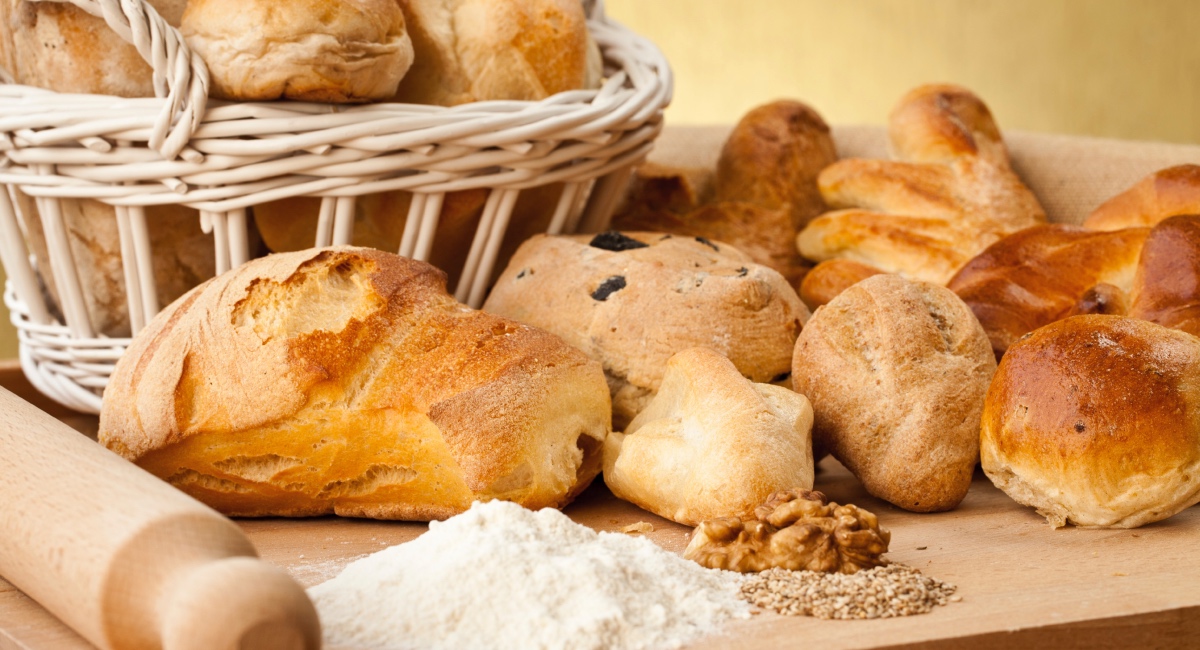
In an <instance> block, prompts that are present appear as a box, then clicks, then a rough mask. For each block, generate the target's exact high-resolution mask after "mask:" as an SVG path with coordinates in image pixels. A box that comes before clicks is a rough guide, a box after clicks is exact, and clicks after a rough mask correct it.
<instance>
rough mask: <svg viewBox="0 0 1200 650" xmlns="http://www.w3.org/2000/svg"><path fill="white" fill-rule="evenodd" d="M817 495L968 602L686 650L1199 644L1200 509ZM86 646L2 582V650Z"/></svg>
mask: <svg viewBox="0 0 1200 650" xmlns="http://www.w3.org/2000/svg"><path fill="white" fill-rule="evenodd" d="M0 385H2V386H4V387H6V388H9V389H10V390H13V391H14V392H17V393H18V394H21V395H22V396H25V397H26V398H28V399H30V400H31V401H33V402H34V403H35V404H37V405H39V406H40V407H42V408H44V409H46V410H47V411H49V412H51V413H52V414H53V415H55V416H57V417H60V419H63V420H64V421H67V422H68V423H69V424H72V425H73V426H75V427H76V428H78V429H81V430H83V431H85V432H94V431H95V419H94V418H89V417H84V416H78V415H75V414H71V413H70V412H68V411H65V410H63V409H61V408H57V407H55V406H53V405H52V404H50V403H49V402H48V401H47V400H46V399H45V398H42V397H40V396H38V395H37V394H36V393H33V392H32V391H30V390H29V388H28V385H27V384H26V383H25V381H24V378H23V377H22V376H21V375H20V371H19V370H18V369H17V368H16V367H15V365H13V364H11V363H8V362H0ZM821 469H822V471H821V472H820V473H819V474H818V476H817V485H816V487H817V489H819V490H822V491H824V492H825V493H826V494H828V495H829V496H830V498H831V499H833V500H835V501H838V502H842V503H845V502H851V503H856V504H858V505H860V506H863V507H865V508H867V509H869V510H871V511H873V512H875V513H877V514H878V515H879V519H880V522H881V523H882V524H883V525H884V526H885V527H887V528H890V529H891V531H892V544H891V550H890V552H889V553H888V557H890V558H891V559H892V560H894V561H897V562H903V563H906V564H910V565H913V566H916V567H918V568H919V569H921V570H922V571H924V572H925V573H926V574H928V575H931V576H934V577H936V578H939V579H942V580H946V581H948V582H951V583H953V584H956V585H958V595H960V596H961V597H962V601H961V602H956V603H951V604H950V605H948V606H946V607H941V608H937V609H936V610H935V611H934V612H932V613H930V614H927V615H923V616H913V617H908V618H898V619H889V620H876V621H823V620H816V619H809V618H788V617H781V616H776V615H773V614H770V615H768V614H762V615H759V616H757V617H755V618H753V619H751V620H749V621H739V622H737V623H734V624H733V625H731V626H730V627H729V628H728V629H727V630H726V633H725V635H723V636H716V637H711V638H708V639H704V640H702V641H700V642H699V643H697V644H694V645H693V646H691V647H692V648H694V649H696V650H699V649H710V648H730V647H732V648H790V647H798V646H801V645H803V646H811V647H817V648H820V649H821V650H833V649H836V648H917V647H919V648H952V647H963V646H970V647H971V648H972V650H988V649H990V648H1011V647H1021V648H1023V649H1024V650H1037V649H1042V648H1046V649H1050V648H1055V649H1058V648H1197V647H1200V552H1197V551H1196V548H1197V546H1198V545H1200V507H1194V508H1191V509H1189V510H1187V511H1185V512H1183V513H1181V514H1179V515H1176V516H1175V517H1172V518H1171V519H1168V520H1166V521H1164V522H1159V523H1157V524H1153V525H1150V526H1145V527H1143V528H1139V529H1135V530H1080V529H1075V528H1065V529H1060V530H1052V529H1051V528H1050V527H1049V526H1048V525H1047V524H1046V522H1045V520H1044V519H1042V518H1041V517H1039V516H1037V515H1036V514H1034V513H1033V511H1032V510H1029V509H1027V508H1023V507H1021V506H1019V505H1017V504H1016V503H1014V502H1013V501H1011V500H1010V499H1009V498H1008V497H1007V496H1005V495H1004V494H1003V493H1001V492H1000V491H999V490H997V489H995V488H994V487H993V486H992V485H991V483H990V482H989V481H988V480H987V478H986V477H984V476H983V475H982V474H977V475H976V477H975V482H974V484H973V485H972V486H971V492H970V494H968V496H967V498H966V500H965V501H964V502H963V504H962V505H961V506H960V507H959V508H957V509H956V510H954V511H953V512H948V513H940V514H932V515H930V514H925V515H919V514H913V513H907V512H904V511H901V510H898V509H896V508H893V507H891V506H888V505H887V504H885V503H883V502H881V501H878V500H876V499H873V498H871V497H870V496H869V495H867V494H866V493H865V492H864V491H863V489H862V487H861V485H859V483H858V481H857V480H855V479H854V477H853V476H851V475H850V474H849V473H848V472H847V471H846V470H845V469H844V468H842V467H841V466H840V465H838V464H837V463H836V462H833V461H831V460H827V461H826V462H824V463H823V464H822V467H821ZM566 512H567V514H568V515H570V516H571V518H572V519H574V520H575V521H578V522H580V523H583V524H586V525H588V526H591V527H592V528H594V529H596V530H607V531H620V530H621V529H622V528H624V527H625V526H628V525H629V524H633V523H637V522H639V521H646V522H650V523H651V524H652V525H653V526H654V531H653V532H651V533H649V534H648V535H647V537H649V538H650V539H651V540H653V541H654V542H656V543H658V544H659V545H661V546H662V547H664V548H666V549H668V550H671V551H674V552H680V551H682V550H683V547H684V546H685V545H686V543H687V539H688V535H689V534H690V529H689V528H687V527H685V526H680V525H678V524H674V523H672V522H669V521H666V520H664V519H661V518H659V517H656V516H654V515H652V514H650V513H647V512H645V511H642V510H640V509H638V508H637V507H635V506H633V505H630V504H628V503H625V502H622V501H619V500H617V499H615V498H614V497H613V496H612V495H611V494H610V493H609V492H608V491H607V489H605V488H604V486H603V485H596V486H593V487H592V488H591V489H589V490H588V491H587V492H585V493H584V494H583V495H582V497H581V498H580V499H579V500H577V501H576V502H575V503H574V504H572V505H571V506H570V507H569V508H567V510H566ZM239 524H240V525H241V526H242V527H243V529H244V530H245V531H246V533H247V534H248V535H249V536H250V538H251V540H252V541H253V542H254V544H255V545H256V546H257V547H258V550H259V553H260V554H261V555H262V557H263V558H264V559H266V560H268V561H270V562H273V563H276V564H278V565H280V566H282V567H284V568H286V569H287V570H288V571H290V572H291V573H292V574H293V575H294V576H295V577H296V578H297V579H298V580H299V581H300V583H301V584H303V585H305V586H311V585H315V584H318V583H320V582H322V581H324V580H326V579H328V578H331V577H333V576H334V575H336V574H337V573H338V571H340V570H341V568H342V567H344V566H345V565H346V564H348V563H349V562H351V561H353V560H354V559H357V558H359V557H362V556H364V555H366V554H369V553H372V552H375V551H378V550H381V549H383V548H386V547H387V546H390V545H392V544H398V543H402V542H405V541H408V540H411V539H413V538H414V537H416V536H417V535H420V534H421V533H422V532H424V530H425V528H426V527H425V526H424V525H423V524H412V523H397V522H376V521H361V520H351V519H339V518H335V517H326V518H319V519H306V520H285V519H263V520H242V521H240V522H239ZM76 648H80V649H83V648H90V646H89V645H88V644H87V642H85V641H83V640H82V639H81V638H79V637H78V636H77V635H75V634H74V633H73V632H71V631H70V630H69V629H67V628H66V627H65V626H63V625H62V624H61V623H59V622H58V621H57V619H55V618H54V617H52V616H51V615H50V614H48V613H46V612H45V610H42V609H41V608H40V607H39V606H38V605H37V604H36V603H34V602H33V601H31V600H30V599H29V598H27V597H26V596H25V595H24V594H22V593H21V592H20V591H17V590H16V589H14V588H13V587H12V586H11V585H9V584H8V583H6V582H4V581H2V580H0V650H9V649H21V650H35V649H36V650H43V649H45V650H59V649H76Z"/></svg>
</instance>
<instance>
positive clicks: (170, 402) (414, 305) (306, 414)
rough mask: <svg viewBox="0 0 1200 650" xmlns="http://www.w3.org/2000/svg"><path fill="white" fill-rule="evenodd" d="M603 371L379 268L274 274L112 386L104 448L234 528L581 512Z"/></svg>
mask: <svg viewBox="0 0 1200 650" xmlns="http://www.w3.org/2000/svg"><path fill="white" fill-rule="evenodd" d="M609 412H610V402H609V394H608V386H607V384H606V383H605V380H604V374H603V372H602V371H601V369H600V365H599V364H597V363H596V362H594V361H592V360H590V359H588V358H587V357H586V356H585V355H584V354H583V353H582V352H580V351H578V350H576V349H574V348H572V347H570V346H569V345H567V344H566V343H564V342H563V341H562V340H561V339H559V338H558V337H556V336H554V335H552V334H549V333H547V332H544V331H541V330H538V329H535V328H532V327H528V326H525V325H521V324H519V323H516V322H513V321H510V320H507V319H504V318H500V317H498V316H492V315H490V314H486V313H483V312H480V311H475V310H472V309H469V308H467V307H466V306H464V305H461V304H459V303H458V302H456V301H455V300H454V299H453V298H452V297H450V296H449V295H448V294H447V293H446V290H445V276H444V275H443V274H442V273H441V272H440V271H438V270H437V269H435V268H434V267H432V266H430V265H428V264H425V263H423V262H416V261H412V260H409V259H407V258H402V257H399V256H397V255H393V254H390V253H383V252H380V251H376V250H373V249H365V248H352V247H338V248H329V249H314V250H308V251H304V252H298V253H286V254H279V255H272V256H268V257H265V258H260V259H257V260H252V261H251V262H249V263H247V264H245V265H243V266H241V267H239V268H237V269H234V270H233V271H230V272H228V273H226V274H224V275H221V276H220V277H218V278H216V279H214V280H212V281H210V282H208V283H206V284H205V285H203V286H201V287H198V288H197V289H196V290H194V291H193V292H191V293H189V294H188V295H186V296H185V297H183V298H181V299H180V300H179V301H177V302H176V303H174V304H173V305H171V306H170V307H168V308H167V309H166V310H164V311H163V312H162V313H160V314H159V315H158V316H157V317H156V318H155V319H154V321H153V322H152V323H151V324H150V325H149V326H148V327H147V328H146V329H145V330H144V331H143V332H142V333H141V334H139V335H138V336H137V337H136V338H135V339H134V341H133V343H132V345H131V346H130V348H129V350H128V351H127V352H126V353H125V354H124V356H122V358H121V361H120V362H119V363H118V364H117V368H116V370H115V372H114V373H113V376H112V382H111V383H110V384H109V386H108V389H107V390H106V392H105V395H104V406H103V411H102V412H101V416H100V441H101V442H102V443H104V444H105V445H106V446H107V447H109V448H110V449H112V450H114V451H116V452H118V453H119V454H121V455H122V456H124V457H125V458H128V459H129V460H132V461H134V462H136V463H137V464H139V465H140V466H142V467H143V468H145V469H146V470H148V471H150V472H151V473H153V474H155V475H156V476H159V477H161V478H163V479H164V480H166V481H168V482H170V483H171V484H172V485H174V486H176V487H178V488H180V489H181V490H183V491H185V492H187V493H188V494H191V495H192V496H194V497H196V498H197V499H199V500H201V501H203V502H205V503H207V504H209V505H211V506H213V507H214V508H216V509H217V510H219V511H221V512H224V513H227V514H231V515H239V516H265V515H282V516H309V515H322V514H328V513H337V514H341V515H348V516H365V517H376V518H385V519H416V520H428V519H440V518H445V517H449V516H452V515H454V514H456V513H459V512H462V511H463V510H466V509H467V508H468V507H469V506H470V505H471V503H472V502H473V501H475V500H487V499H505V500H511V501H516V502H518V503H520V504H522V505H525V506H528V507H530V508H540V507H558V506H562V505H564V504H566V503H567V502H569V501H570V500H571V499H572V498H573V497H574V496H575V495H576V494H578V493H579V492H580V491H582V490H583V489H584V488H585V487H586V486H587V485H588V483H589V482H590V481H591V480H592V479H593V478H594V477H595V476H596V475H597V474H598V473H599V471H600V465H601V453H602V447H603V443H604V439H605V437H606V435H607V433H608V430H609V417H610V416H609Z"/></svg>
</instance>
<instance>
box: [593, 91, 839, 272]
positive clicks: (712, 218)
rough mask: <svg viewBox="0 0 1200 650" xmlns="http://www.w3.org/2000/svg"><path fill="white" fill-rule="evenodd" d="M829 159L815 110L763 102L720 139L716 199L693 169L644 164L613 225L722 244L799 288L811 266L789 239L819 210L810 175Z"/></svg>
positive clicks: (828, 140) (831, 152)
mask: <svg viewBox="0 0 1200 650" xmlns="http://www.w3.org/2000/svg"><path fill="white" fill-rule="evenodd" d="M835 160H837V151H836V150H835V149H834V145H833V138H832V136H831V135H830V132H829V127H828V126H827V125H826V124H825V121H824V120H822V119H821V116H820V115H819V114H818V113H817V112H816V111H815V110H813V109H812V108H810V107H809V106H807V105H805V104H802V103H800V102H797V101H791V100H779V101H775V102H771V103H769V104H764V105H762V106H759V107H757V108H755V109H753V110H751V111H750V112H749V113H747V114H746V115H745V116H743V117H742V119H741V120H739V121H738V123H737V126H735V127H734V128H733V131H732V132H731V133H730V134H729V138H728V139H727V140H726V141H725V145H724V146H723V147H722V149H721V155H720V158H719V159H718V161H717V169H716V173H715V177H714V178H713V179H712V181H711V182H712V190H711V191H712V193H713V195H714V196H713V199H714V200H712V201H711V202H708V201H707V198H708V191H707V190H708V180H709V179H708V178H707V177H705V176H703V175H702V174H700V173H698V171H697V170H684V169H681V170H675V172H674V174H672V173H671V172H670V170H665V169H663V168H661V167H659V166H646V169H645V170H639V174H638V176H639V178H638V182H637V183H636V184H635V187H634V193H633V194H632V195H631V197H632V198H631V199H630V201H629V202H628V203H627V205H626V206H625V208H624V209H623V210H622V211H621V212H620V213H619V214H617V215H616V216H614V217H613V227H614V228H616V229H619V230H653V231H659V232H669V233H674V234H679V235H689V236H692V237H705V238H707V239H712V240H719V241H724V242H728V243H729V244H731V245H733V246H736V247H737V248H738V249H739V250H741V251H742V252H744V253H746V254H747V255H749V256H750V257H751V258H752V259H753V260H754V261H755V262H758V263H759V264H765V265H766V266H769V267H771V268H773V269H775V270H776V271H779V273H781V274H782V275H783V277H785V278H787V280H788V282H789V283H791V285H792V286H793V287H798V286H799V285H800V281H801V279H802V278H803V277H804V274H805V273H807V272H808V269H809V268H810V267H811V265H810V264H809V263H808V262H806V261H805V260H804V259H803V258H802V257H800V255H799V253H798V252H797V251H796V247H795V245H794V244H793V241H794V240H795V238H796V233H798V232H799V231H800V229H801V228H803V227H804V224H806V223H808V221H809V220H810V219H812V218H813V217H815V216H817V215H818V214H820V213H821V212H823V211H824V210H825V203H824V202H823V201H822V200H821V195H820V192H819V191H818V190H817V181H816V179H817V174H819V173H820V172H821V170H822V169H824V168H825V167H826V166H828V165H830V164H831V163H833V161H835Z"/></svg>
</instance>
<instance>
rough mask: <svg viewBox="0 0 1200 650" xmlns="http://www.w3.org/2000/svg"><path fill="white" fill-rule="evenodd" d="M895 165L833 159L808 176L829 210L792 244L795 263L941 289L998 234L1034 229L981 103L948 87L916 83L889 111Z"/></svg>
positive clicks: (1034, 207) (1026, 199)
mask: <svg viewBox="0 0 1200 650" xmlns="http://www.w3.org/2000/svg"><path fill="white" fill-rule="evenodd" d="M888 135H889V137H890V140H891V148H892V152H893V156H894V157H895V158H896V160H895V161H880V160H841V161H838V162H837V163H835V164H833V165H831V166H829V167H827V168H826V169H825V170H824V171H823V172H821V175H820V177H819V179H818V184H819V186H820V189H821V196H822V197H824V199H825V202H826V203H827V204H828V205H829V207H831V208H833V209H834V211H833V212H829V213H826V214H823V215H821V216H820V217H817V218H816V219H814V220H812V221H811V222H810V223H809V224H808V227H807V228H805V229H804V231H803V232H801V233H800V235H799V237H798V238H797V240H796V241H797V246H798V247H799V249H800V253H801V254H802V255H804V257H806V258H808V259H810V260H814V261H818V262H819V261H825V260H829V259H834V258H845V259H850V260H853V261H856V262H861V263H863V264H867V265H870V266H874V267H876V268H879V269H881V270H883V271H886V272H888V273H900V274H902V275H904V276H905V277H908V278H911V279H917V280H924V281H927V282H934V283H937V284H945V283H946V282H947V281H948V280H949V279H950V278H951V276H953V275H954V273H955V271H957V270H958V269H959V268H960V267H962V265H964V264H966V263H967V261H968V260H970V259H971V258H972V257H974V256H975V255H977V254H978V253H979V252H980V251H982V250H983V249H984V248H987V246H988V245H989V244H991V243H993V242H995V241H996V240H998V239H1000V238H1001V237H1003V236H1005V235H1008V234H1010V233H1013V232H1016V231H1018V230H1021V229H1023V228H1028V227H1030V226H1034V225H1037V224H1039V223H1043V222H1044V221H1045V220H1046V216H1045V213H1044V212H1043V210H1042V207H1041V205H1039V204H1038V200H1037V198H1035V197H1034V195H1033V193H1032V192H1030V191H1029V188H1027V187H1025V185H1024V184H1023V183H1022V182H1021V180H1020V179H1019V178H1017V175H1016V174H1015V173H1014V172H1013V170H1012V168H1011V167H1010V165H1009V161H1008V151H1007V149H1006V148H1005V146H1004V141H1003V140H1002V139H1001V137H1000V129H999V128H998V127H997V126H996V122H995V121H994V120H993V119H992V115H991V112H990V111H989V110H988V108H987V106H986V105H985V104H984V103H983V101H982V100H980V99H979V98H978V97H976V96H975V95H974V94H972V93H971V92H970V91H969V90H967V89H965V88H961V87H958V86H938V85H931V86H921V87H919V88H917V89H915V90H913V91H911V92H909V93H908V94H907V95H906V96H905V97H904V98H903V99H902V100H900V104H899V105H898V106H897V107H896V109H895V110H893V111H892V114H891V116H890V118H889V127H888Z"/></svg>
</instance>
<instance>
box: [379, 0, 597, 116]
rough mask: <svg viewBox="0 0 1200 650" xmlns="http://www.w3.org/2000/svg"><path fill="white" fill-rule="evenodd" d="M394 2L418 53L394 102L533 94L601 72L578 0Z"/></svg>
mask: <svg viewBox="0 0 1200 650" xmlns="http://www.w3.org/2000/svg"><path fill="white" fill-rule="evenodd" d="M399 3H400V7H401V8H402V9H403V10H404V18H405V22H406V24H407V27H408V32H409V35H410V36H411V37H412V42H413V48H414V51H415V59H414V62H413V66H412V68H411V69H410V70H409V71H408V74H407V75H405V77H404V79H403V80H402V81H401V82H400V88H399V90H398V91H397V93H396V96H395V98H394V101H398V102H408V103H413V104H437V105H440V106H455V105H458V104H465V103H467V102H475V101H482V100H490V99H518V100H537V99H543V98H545V97H549V96H550V95H553V94H555V93H559V92H563V91H565V90H575V89H578V88H583V87H585V83H587V82H589V81H591V82H592V83H595V82H596V81H597V80H598V78H599V75H598V74H597V72H596V70H595V67H596V63H597V57H596V55H595V54H589V52H590V51H591V50H592V49H593V48H594V44H590V42H589V37H588V32H587V21H586V17H585V16H584V14H583V5H581V4H580V2H579V0H399ZM589 58H591V59H592V63H591V68H592V69H591V71H590V72H589Z"/></svg>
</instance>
